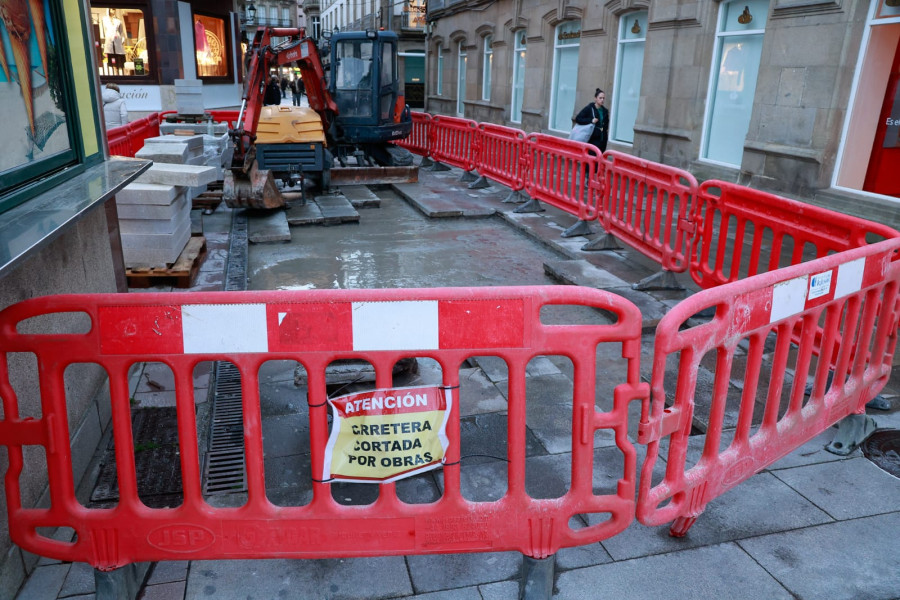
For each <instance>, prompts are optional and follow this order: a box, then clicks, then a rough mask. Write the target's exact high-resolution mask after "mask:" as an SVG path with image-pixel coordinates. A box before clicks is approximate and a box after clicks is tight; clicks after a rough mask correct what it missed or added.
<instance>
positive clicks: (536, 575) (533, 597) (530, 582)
mask: <svg viewBox="0 0 900 600" xmlns="http://www.w3.org/2000/svg"><path fill="white" fill-rule="evenodd" d="M555 569H556V555H555V554H551V555H550V556H548V557H547V558H531V557H530V556H522V572H521V578H520V579H519V600H550V597H551V596H553V573H554V571H555Z"/></svg>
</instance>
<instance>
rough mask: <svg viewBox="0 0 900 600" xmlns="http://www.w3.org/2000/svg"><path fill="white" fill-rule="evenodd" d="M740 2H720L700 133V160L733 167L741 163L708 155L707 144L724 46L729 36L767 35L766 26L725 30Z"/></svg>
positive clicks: (737, 166) (734, 0) (737, 0)
mask: <svg viewBox="0 0 900 600" xmlns="http://www.w3.org/2000/svg"><path fill="white" fill-rule="evenodd" d="M740 2H741V0H727V1H726V2H722V3H721V4H719V18H718V24H717V25H716V41H715V44H716V45H715V51H714V52H713V56H712V64H711V65H710V70H709V87H708V88H707V90H706V107H705V110H704V114H703V128H702V131H701V134H700V153H699V154H700V156H699V157H698V160H699V161H700V162H705V163H710V164H714V165H719V166H723V167H729V168H733V169H739V168H740V167H741V165H740V164H736V165H735V164H732V163H728V162H725V161H721V160H716V159H714V158H709V157H708V156H707V154H708V153H709V151H708V148H707V145H708V144H709V134H710V127H711V123H712V116H713V104H714V102H715V95H716V88H717V87H718V83H719V69H720V67H721V65H722V47H723V46H724V45H725V44H724V40H726V39H728V38H737V37H749V36H755V35H765V33H766V29H765V27H763V28H762V29H747V30H742V31H724V29H725V19H726V18H727V15H728V7H729V6H731V5H737V4H740ZM757 69H759V65H757ZM758 75H759V72H758V71H757V76H758ZM745 139H746V138H745ZM742 156H743V153H742Z"/></svg>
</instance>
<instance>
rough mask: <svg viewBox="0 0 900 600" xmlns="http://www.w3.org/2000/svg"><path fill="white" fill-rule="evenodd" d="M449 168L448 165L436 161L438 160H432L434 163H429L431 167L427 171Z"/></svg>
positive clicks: (446, 169)
mask: <svg viewBox="0 0 900 600" xmlns="http://www.w3.org/2000/svg"><path fill="white" fill-rule="evenodd" d="M449 170H450V167H448V166H447V165H445V164H444V163H442V162H438V161H434V163H433V164H432V165H431V168H430V169H429V171H449Z"/></svg>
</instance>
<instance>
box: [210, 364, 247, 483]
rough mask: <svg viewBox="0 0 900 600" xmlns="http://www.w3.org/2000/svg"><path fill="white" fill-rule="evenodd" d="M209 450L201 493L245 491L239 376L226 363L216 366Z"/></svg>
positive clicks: (245, 476) (233, 368) (235, 368)
mask: <svg viewBox="0 0 900 600" xmlns="http://www.w3.org/2000/svg"><path fill="white" fill-rule="evenodd" d="M212 402H213V405H212V422H211V424H210V429H211V431H210V436H209V451H208V453H207V455H206V465H205V468H204V472H203V493H204V494H206V495H213V494H232V493H235V492H244V491H247V469H246V465H245V462H244V414H243V410H242V408H241V373H240V371H239V370H238V368H237V367H235V366H234V365H233V364H232V363H230V362H217V363H216V382H215V393H214V394H213V400H212Z"/></svg>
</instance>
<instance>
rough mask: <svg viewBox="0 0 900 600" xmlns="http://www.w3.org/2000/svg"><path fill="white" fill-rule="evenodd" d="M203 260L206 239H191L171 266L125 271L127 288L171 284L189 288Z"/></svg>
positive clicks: (204, 257) (198, 237)
mask: <svg viewBox="0 0 900 600" xmlns="http://www.w3.org/2000/svg"><path fill="white" fill-rule="evenodd" d="M205 259H206V238H205V237H203V236H195V237H192V238H191V239H189V240H188V243H187V245H186V246H185V247H184V250H182V251H181V255H180V256H179V257H178V260H176V261H175V262H174V263H173V264H172V265H171V266H166V267H139V268H134V269H126V270H125V276H126V277H127V278H128V287H132V288H148V287H150V286H151V285H157V284H166V283H171V285H174V286H175V287H177V288H189V287H191V286H192V285H194V280H195V279H196V278H197V273H199V272H200V265H202V264H203V261H204V260H205Z"/></svg>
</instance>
